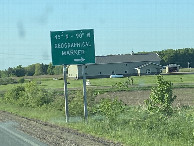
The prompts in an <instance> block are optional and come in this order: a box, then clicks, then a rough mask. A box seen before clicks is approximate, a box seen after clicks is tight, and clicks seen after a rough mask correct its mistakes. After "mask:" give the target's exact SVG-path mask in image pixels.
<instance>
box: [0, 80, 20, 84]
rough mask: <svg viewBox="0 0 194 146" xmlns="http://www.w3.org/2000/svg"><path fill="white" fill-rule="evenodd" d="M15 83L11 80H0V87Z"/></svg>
mask: <svg viewBox="0 0 194 146" xmlns="http://www.w3.org/2000/svg"><path fill="white" fill-rule="evenodd" d="M15 83H17V81H16V80H15V79H13V78H0V85H7V84H15Z"/></svg>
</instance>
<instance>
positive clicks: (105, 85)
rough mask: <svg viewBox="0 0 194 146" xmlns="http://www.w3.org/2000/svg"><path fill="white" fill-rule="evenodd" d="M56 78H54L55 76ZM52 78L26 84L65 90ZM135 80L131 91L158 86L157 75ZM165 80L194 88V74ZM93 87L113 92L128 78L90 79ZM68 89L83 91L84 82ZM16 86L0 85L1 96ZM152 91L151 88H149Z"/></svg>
mask: <svg viewBox="0 0 194 146" xmlns="http://www.w3.org/2000/svg"><path fill="white" fill-rule="evenodd" d="M53 77H54V76H53ZM53 77H52V76H43V77H42V76H40V77H39V78H38V77H30V78H28V77H25V78H26V79H25V83H27V82H29V81H35V82H37V83H40V82H41V84H39V85H40V86H41V87H43V88H46V89H60V90H63V87H64V81H63V80H56V81H55V80H53ZM130 78H133V81H134V85H133V86H131V87H130V89H129V90H133V89H134V88H135V89H137V88H138V89H146V87H150V86H154V85H156V75H144V76H131V77H130ZM164 79H165V80H167V81H171V82H172V83H173V84H174V85H175V87H176V88H183V87H194V80H193V79H194V74H185V75H164ZM89 80H90V83H91V86H87V88H93V89H96V90H97V89H104V90H107V91H108V90H112V89H111V87H112V85H114V84H116V83H118V82H125V81H127V78H101V79H89ZM25 83H24V84H25ZM68 83H69V84H68V89H82V88H83V81H82V80H71V79H68ZM14 86H16V84H8V85H0V94H1V93H3V92H5V91H7V90H9V89H11V88H13V87H14ZM148 89H150V88H148Z"/></svg>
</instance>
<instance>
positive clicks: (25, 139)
mask: <svg viewBox="0 0 194 146" xmlns="http://www.w3.org/2000/svg"><path fill="white" fill-rule="evenodd" d="M0 127H1V128H2V129H4V130H5V131H7V132H9V133H10V134H12V135H14V136H16V137H18V138H20V139H21V140H23V141H25V142H27V143H29V144H31V145H33V146H39V145H38V144H36V143H34V142H32V141H30V140H28V139H27V138H25V137H23V136H21V135H19V134H17V133H15V132H13V131H11V130H9V129H8V128H5V127H3V126H2V125H0Z"/></svg>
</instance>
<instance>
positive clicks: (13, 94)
mask: <svg viewBox="0 0 194 146" xmlns="http://www.w3.org/2000/svg"><path fill="white" fill-rule="evenodd" d="M24 94H25V88H24V86H15V87H13V88H12V89H11V90H9V91H7V92H6V93H5V95H4V100H5V102H9V103H13V104H15V103H16V102H17V100H18V99H19V98H20V97H22V96H24Z"/></svg>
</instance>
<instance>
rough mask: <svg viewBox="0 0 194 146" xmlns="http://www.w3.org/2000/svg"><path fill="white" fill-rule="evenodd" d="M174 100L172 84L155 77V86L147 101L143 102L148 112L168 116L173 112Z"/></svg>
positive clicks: (160, 77)
mask: <svg viewBox="0 0 194 146" xmlns="http://www.w3.org/2000/svg"><path fill="white" fill-rule="evenodd" d="M175 99H176V96H175V95H174V96H173V92H172V83H171V82H169V81H164V79H163V77H162V76H160V75H159V76H157V86H156V87H153V88H152V89H151V94H150V97H149V99H147V100H146V101H145V103H146V106H147V109H148V111H150V112H162V113H164V114H167V115H170V114H172V112H173V109H172V103H173V102H174V100H175Z"/></svg>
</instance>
